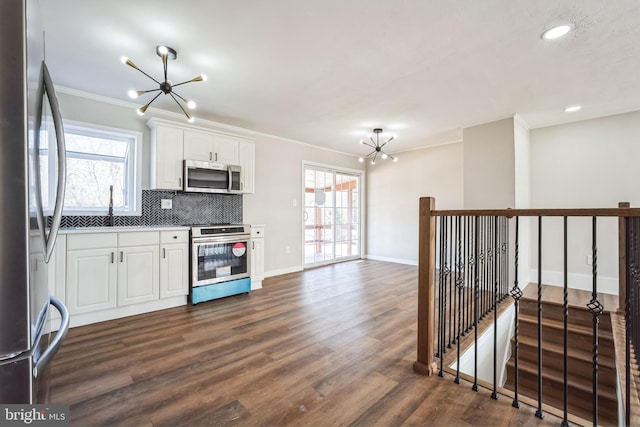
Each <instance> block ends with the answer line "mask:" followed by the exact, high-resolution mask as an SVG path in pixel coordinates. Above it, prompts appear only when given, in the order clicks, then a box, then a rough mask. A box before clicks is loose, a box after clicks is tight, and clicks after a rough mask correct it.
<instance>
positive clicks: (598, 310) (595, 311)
mask: <svg viewBox="0 0 640 427" xmlns="http://www.w3.org/2000/svg"><path fill="white" fill-rule="evenodd" d="M596 231H597V220H596V217H595V216H594V217H593V219H592V231H591V234H592V242H593V243H592V249H591V250H592V256H593V263H592V265H591V267H592V268H591V272H592V273H591V274H592V277H593V287H592V291H591V301H589V304H587V308H588V309H589V311H590V312H591V315H592V316H593V379H592V380H593V425H594V426H597V425H598V323H600V315H601V314H602V312H603V311H604V307H603V306H602V304H601V303H600V301H598V246H597V243H596Z"/></svg>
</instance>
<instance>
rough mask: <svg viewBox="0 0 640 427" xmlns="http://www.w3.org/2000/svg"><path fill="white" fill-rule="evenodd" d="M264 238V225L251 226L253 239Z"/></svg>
mask: <svg viewBox="0 0 640 427" xmlns="http://www.w3.org/2000/svg"><path fill="white" fill-rule="evenodd" d="M258 237H264V225H257V226H256V225H252V226H251V238H253V239H255V238H258Z"/></svg>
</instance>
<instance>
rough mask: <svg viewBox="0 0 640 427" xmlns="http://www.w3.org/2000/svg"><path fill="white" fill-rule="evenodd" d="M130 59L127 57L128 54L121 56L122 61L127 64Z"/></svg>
mask: <svg viewBox="0 0 640 427" xmlns="http://www.w3.org/2000/svg"><path fill="white" fill-rule="evenodd" d="M128 60H129V58H127V57H126V56H121V57H120V62H122V63H123V64H126V63H127V61H128Z"/></svg>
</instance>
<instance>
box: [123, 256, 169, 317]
mask: <svg viewBox="0 0 640 427" xmlns="http://www.w3.org/2000/svg"><path fill="white" fill-rule="evenodd" d="M158 254H159V246H156V245H153V246H133V247H129V248H120V249H119V252H118V257H119V259H118V261H119V262H118V305H119V306H123V305H128V304H137V303H141V302H147V301H155V300H157V299H158V297H159V293H160V292H159V291H160V282H159V274H160V272H159V266H158V259H159V256H158Z"/></svg>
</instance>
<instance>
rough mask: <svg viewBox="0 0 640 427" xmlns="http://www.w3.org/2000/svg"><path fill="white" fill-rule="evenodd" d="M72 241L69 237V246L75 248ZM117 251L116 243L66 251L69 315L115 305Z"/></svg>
mask: <svg viewBox="0 0 640 427" xmlns="http://www.w3.org/2000/svg"><path fill="white" fill-rule="evenodd" d="M71 237H75V236H71ZM114 237H115V235H114ZM75 243H76V242H75V240H74V239H73V238H69V246H70V247H75V246H76V245H75ZM116 251H117V248H116V247H115V246H112V247H102V248H85V249H74V250H70V249H68V250H67V289H66V290H67V292H66V305H67V308H68V309H69V312H70V313H71V314H80V313H89V312H93V311H97V310H105V309H108V308H114V307H115V306H116V303H117V300H116V291H117V279H118V266H117V264H116V263H115V253H116Z"/></svg>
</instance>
